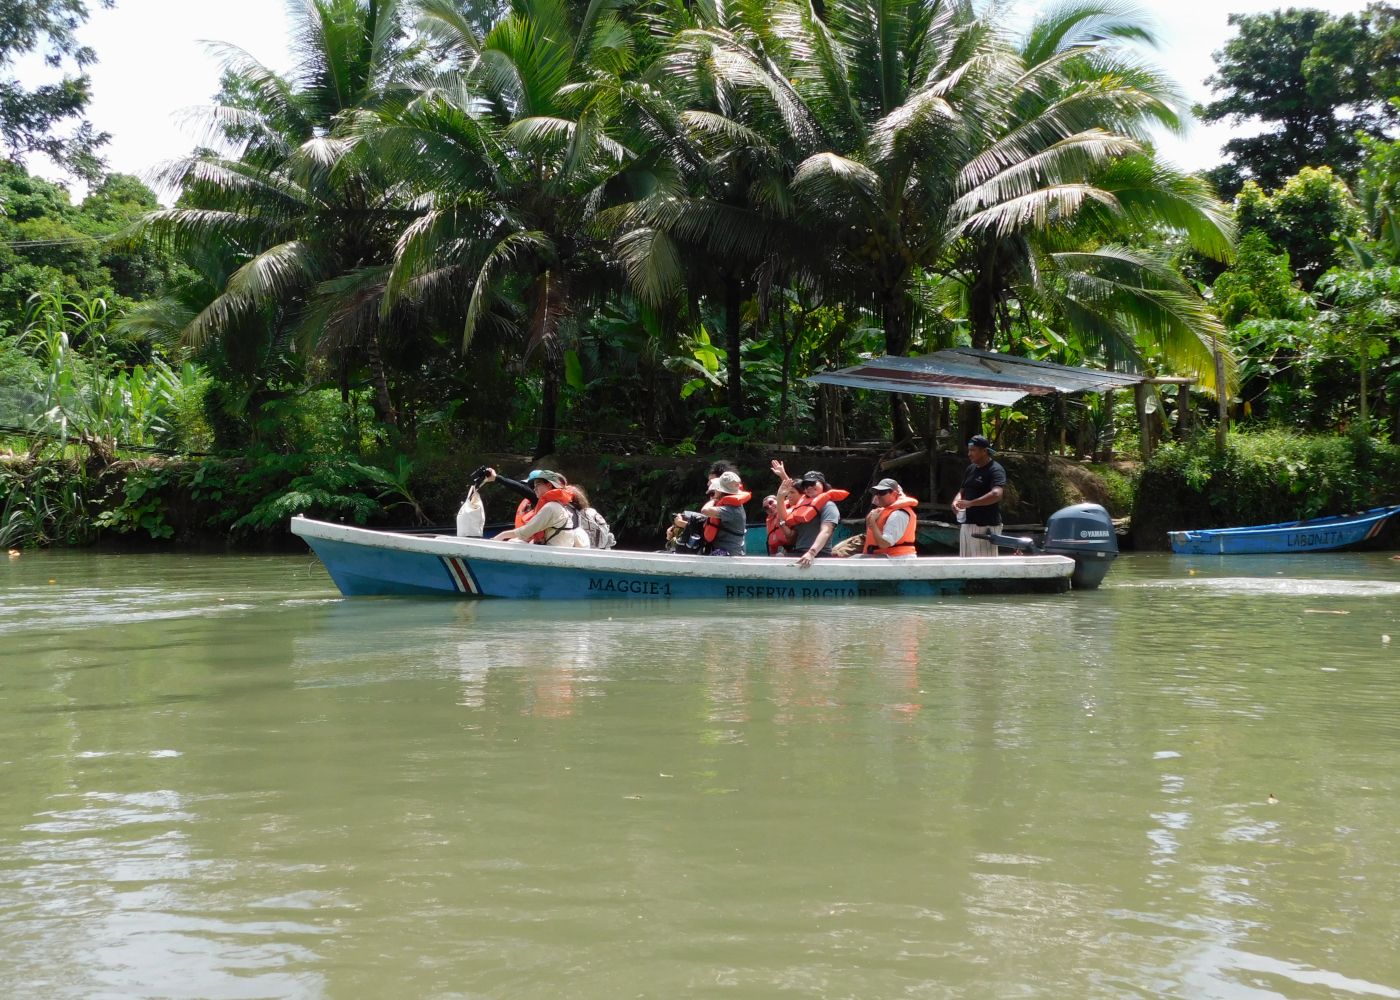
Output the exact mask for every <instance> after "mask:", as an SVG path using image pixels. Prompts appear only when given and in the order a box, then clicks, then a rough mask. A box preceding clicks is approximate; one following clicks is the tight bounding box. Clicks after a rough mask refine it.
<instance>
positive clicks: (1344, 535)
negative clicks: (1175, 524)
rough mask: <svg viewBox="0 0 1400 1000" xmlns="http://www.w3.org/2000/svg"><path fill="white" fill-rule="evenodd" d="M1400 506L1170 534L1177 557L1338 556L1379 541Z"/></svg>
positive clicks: (1171, 532)
mask: <svg viewBox="0 0 1400 1000" xmlns="http://www.w3.org/2000/svg"><path fill="white" fill-rule="evenodd" d="M1397 514H1400V506H1396V507H1377V508H1375V509H1373V510H1368V511H1363V512H1362V513H1360V514H1346V515H1339V516H1336V517H1319V518H1314V519H1313V520H1310V521H1292V522H1285V523H1280V524H1260V525H1254V526H1252V527H1245V528H1221V529H1218V530H1203V531H1170V532H1168V533H1167V538H1168V540H1169V541H1170V542H1171V547H1172V551H1173V552H1175V553H1176V554H1177V555H1223V556H1230V555H1277V554H1280V553H1289V552H1337V551H1339V550H1342V549H1349V548H1357V547H1360V546H1362V545H1366V544H1368V543H1370V542H1373V541H1375V540H1376V538H1377V537H1378V536H1379V535H1380V533H1381V532H1382V531H1383V530H1384V528H1385V526H1386V523H1387V522H1388V521H1389V520H1390V519H1391V518H1392V517H1394V516H1395V515H1397Z"/></svg>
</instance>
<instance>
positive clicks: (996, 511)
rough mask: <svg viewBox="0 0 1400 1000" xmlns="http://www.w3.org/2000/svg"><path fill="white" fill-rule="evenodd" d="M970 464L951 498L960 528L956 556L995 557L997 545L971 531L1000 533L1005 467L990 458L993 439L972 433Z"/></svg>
mask: <svg viewBox="0 0 1400 1000" xmlns="http://www.w3.org/2000/svg"><path fill="white" fill-rule="evenodd" d="M967 457H968V460H969V462H970V463H971V464H970V465H968V467H967V472H966V473H965V474H964V475H963V484H962V489H960V490H958V495H957V496H955V497H953V510H955V511H957V512H958V513H959V514H960V515H962V516H960V517H959V518H958V520H959V521H962V530H961V531H959V532H958V555H960V556H994V555H996V554H997V547H996V546H995V545H993V544H992V543H991V542H989V541H987V540H986V539H985V538H974V537H972V533H973V532H974V531H975V532H978V533H979V534H980V533H981V532H984V531H991V532H994V533H996V534H1000V533H1001V528H1002V524H1001V495H1002V493H1003V491H1004V489H1005V486H1006V470H1005V469H1003V468H1002V467H1001V464H1000V463H999V462H995V461H993V460H992V442H991V441H989V440H988V439H987V438H986V436H985V435H982V434H974V435H973V436H972V440H971V441H969V442H968V443H967Z"/></svg>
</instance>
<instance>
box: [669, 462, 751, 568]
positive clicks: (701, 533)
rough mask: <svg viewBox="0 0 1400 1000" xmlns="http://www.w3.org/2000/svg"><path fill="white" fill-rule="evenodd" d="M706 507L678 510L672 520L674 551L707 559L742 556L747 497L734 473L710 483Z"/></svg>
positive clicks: (724, 474) (719, 477)
mask: <svg viewBox="0 0 1400 1000" xmlns="http://www.w3.org/2000/svg"><path fill="white" fill-rule="evenodd" d="M705 496H706V502H705V505H704V506H702V507H701V508H700V510H699V511H698V512H697V511H690V510H687V511H681V512H680V513H679V514H677V515H675V518H674V519H673V521H672V528H673V532H674V536H673V537H674V539H675V543H676V551H677V552H699V553H700V554H701V555H707V556H742V555H744V554H745V553H744V532H745V530H746V529H747V528H748V518H747V515H745V513H744V504H746V503H748V502H749V497H750V494H749V492H748V491H747V490H745V489H744V484H743V481H742V480H740V478H739V474H738V473H737V472H734V471H733V470H729V471H726V472H722V473H720V474H719V475H718V476H716V477H715V478H713V479H711V480H710V483H709V488H708V489H707V490H706V492H705Z"/></svg>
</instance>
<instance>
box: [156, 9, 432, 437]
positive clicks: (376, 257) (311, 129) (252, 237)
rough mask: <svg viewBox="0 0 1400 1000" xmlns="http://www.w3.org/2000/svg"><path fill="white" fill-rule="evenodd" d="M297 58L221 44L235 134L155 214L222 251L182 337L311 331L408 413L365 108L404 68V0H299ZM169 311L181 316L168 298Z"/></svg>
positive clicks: (286, 337)
mask: <svg viewBox="0 0 1400 1000" xmlns="http://www.w3.org/2000/svg"><path fill="white" fill-rule="evenodd" d="M296 2H297V5H298V10H297V20H298V24H299V28H298V30H297V33H296V36H295V38H294V46H293V48H294V52H295V55H296V60H297V66H296V69H295V71H294V72H293V73H292V74H291V75H289V76H282V75H279V74H277V73H275V72H273V71H272V70H270V69H268V68H266V67H265V66H263V65H262V64H261V63H259V62H257V61H256V60H255V59H253V58H252V57H251V56H249V55H247V54H246V53H244V52H242V51H241V50H238V49H236V48H232V47H227V46H225V47H221V51H222V53H223V55H224V60H225V68H226V72H225V81H226V83H225V92H226V94H227V95H229V96H230V97H231V98H232V100H230V101H229V102H227V103H224V104H221V105H218V106H216V107H214V108H213V109H211V110H210V111H209V112H208V114H207V117H208V123H209V129H210V132H211V135H212V136H213V137H215V138H220V139H222V140H223V145H225V146H230V145H231V146H232V149H231V150H230V151H228V152H226V153H221V152H219V151H218V150H211V149H206V150H202V151H200V152H198V153H196V154H194V155H192V156H190V157H187V158H185V159H183V160H180V161H177V162H175V163H172V164H170V165H169V166H168V167H167V168H166V169H165V170H164V171H163V177H162V179H163V181H164V182H165V183H166V184H167V185H169V186H171V187H175V188H178V189H180V190H182V192H183V195H182V197H181V200H180V203H179V205H178V207H176V208H173V209H168V210H163V211H158V212H154V213H151V214H150V215H149V216H147V218H146V219H145V220H144V228H145V230H146V231H147V232H149V233H150V234H151V235H153V236H154V237H155V238H157V239H159V240H163V241H165V242H167V243H168V244H170V245H172V246H173V247H175V248H176V249H179V250H182V251H184V252H185V253H186V254H188V255H189V256H190V257H192V258H194V259H200V260H205V261H211V262H212V261H216V260H220V261H222V262H223V263H224V264H225V265H226V267H227V270H226V271H225V272H224V273H222V274H217V273H216V274H210V275H208V276H207V278H208V280H210V281H211V283H212V289H211V290H212V291H213V294H212V296H211V297H209V298H208V299H207V301H205V302H203V303H201V305H200V307H199V309H198V311H197V312H195V313H194V315H193V316H191V317H189V318H188V322H186V323H185V325H184V327H183V329H182V331H181V335H182V337H183V339H184V340H185V342H186V343H188V344H189V345H191V346H193V347H196V348H199V347H202V346H204V345H205V344H207V343H208V342H209V341H210V340H212V339H216V338H226V337H238V336H246V335H247V333H248V331H249V330H250V328H252V329H256V328H258V327H260V326H266V327H268V328H270V329H271V330H272V331H273V332H272V335H271V342H272V343H291V342H293V341H299V342H300V343H301V345H302V347H303V349H304V350H307V351H319V352H321V353H322V354H324V355H326V356H328V357H329V358H331V359H332V362H333V364H334V365H335V366H336V368H337V373H338V375H339V377H340V380H341V384H342V387H343V388H344V387H345V386H346V385H347V380H348V372H349V369H350V367H351V366H352V364H354V363H355V359H357V358H362V359H363V360H365V361H366V362H367V363H368V365H369V367H370V370H371V377H372V380H373V383H374V386H375V391H376V403H377V408H378V410H379V413H380V416H381V418H382V419H384V420H386V421H387V422H389V423H391V424H394V423H397V412H396V407H395V405H394V402H393V396H392V393H391V388H390V385H389V380H388V375H387V372H386V368H385V363H384V359H383V349H384V346H385V338H386V335H387V334H390V333H391V332H392V331H393V330H394V329H395V326H396V325H397V326H398V327H399V328H400V329H401V328H402V327H403V325H404V324H402V323H401V322H399V323H397V324H396V322H395V321H393V320H391V319H390V318H386V317H381V315H380V311H379V308H378V305H379V303H378V300H379V298H380V296H381V295H382V288H383V282H384V275H385V273H386V271H387V264H388V260H389V252H390V249H391V248H392V235H393V231H392V229H390V228H389V227H388V222H389V220H390V219H392V218H393V217H394V216H395V214H396V205H395V194H394V191H393V189H392V187H391V186H390V185H388V184H386V183H385V182H384V181H383V180H382V179H381V178H380V177H378V176H376V175H375V174H374V172H373V170H372V169H371V168H370V166H369V165H368V164H366V163H365V162H364V160H363V159H362V158H360V157H358V156H357V155H356V145H357V144H356V142H355V139H354V138H353V136H352V135H351V134H350V133H349V131H348V129H349V126H351V125H353V124H354V121H355V119H356V116H358V115H360V114H363V113H366V112H368V111H369V110H370V109H372V108H374V107H375V106H377V105H378V104H379V103H380V102H381V101H383V100H384V98H385V95H386V93H387V92H389V90H390V88H391V87H392V85H393V83H394V80H395V79H396V78H397V77H399V76H401V75H402V74H404V72H405V70H406V67H407V65H408V64H409V62H410V61H411V59H412V53H411V52H409V51H408V50H406V49H405V48H404V45H403V33H402V28H401V25H400V19H399V9H398V2H397V0H296ZM164 314H165V315H167V316H177V315H179V311H178V309H174V308H172V309H167V310H165V311H164Z"/></svg>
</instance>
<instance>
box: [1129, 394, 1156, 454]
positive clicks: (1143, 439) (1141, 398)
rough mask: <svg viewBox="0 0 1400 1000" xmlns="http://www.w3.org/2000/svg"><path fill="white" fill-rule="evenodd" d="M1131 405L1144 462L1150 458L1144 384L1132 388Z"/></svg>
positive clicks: (1149, 437)
mask: <svg viewBox="0 0 1400 1000" xmlns="http://www.w3.org/2000/svg"><path fill="white" fill-rule="evenodd" d="M1133 403H1134V405H1135V407H1136V409H1137V418H1138V442H1139V449H1140V450H1141V452H1142V460H1143V461H1144V462H1146V461H1147V460H1148V459H1149V458H1151V457H1152V423H1151V421H1149V420H1148V419H1147V383H1146V382H1139V383H1138V384H1137V385H1135V386H1133Z"/></svg>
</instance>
